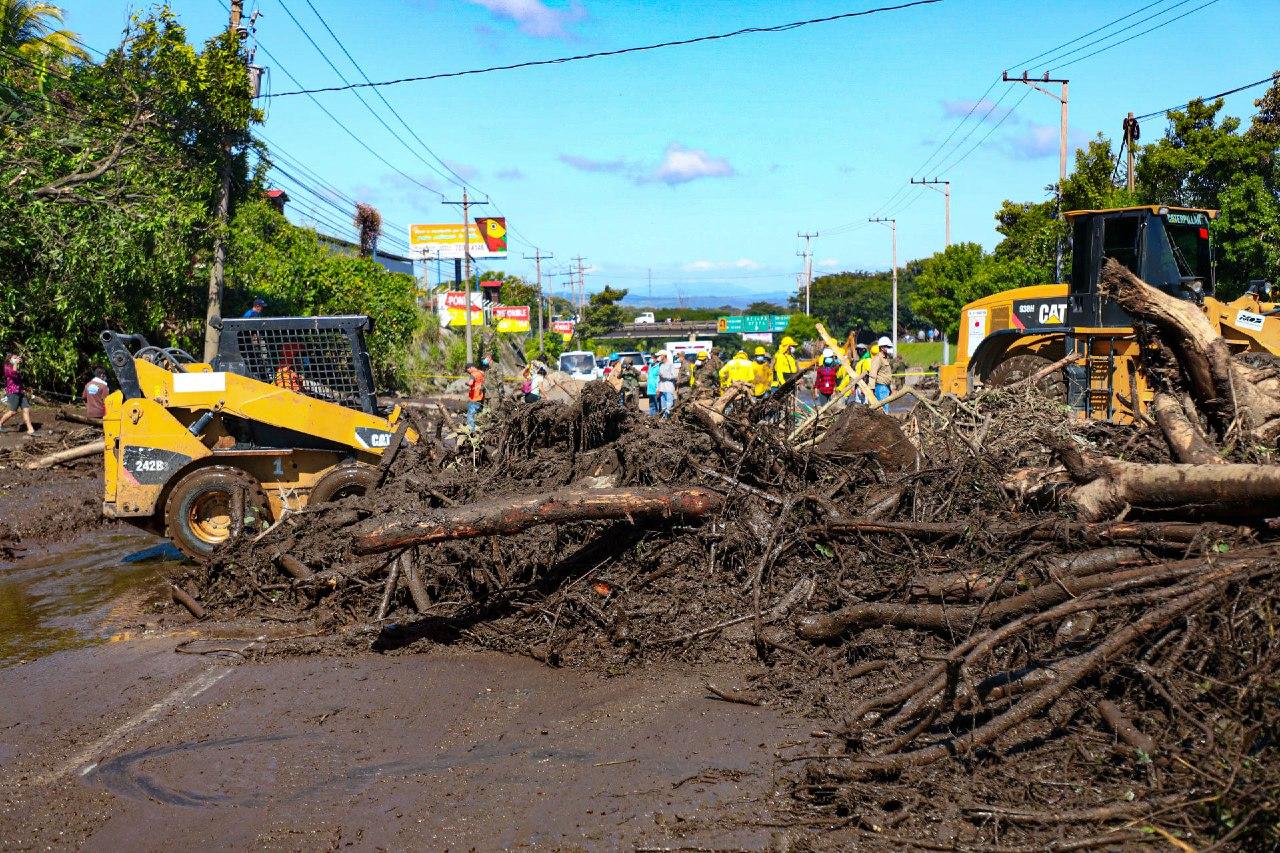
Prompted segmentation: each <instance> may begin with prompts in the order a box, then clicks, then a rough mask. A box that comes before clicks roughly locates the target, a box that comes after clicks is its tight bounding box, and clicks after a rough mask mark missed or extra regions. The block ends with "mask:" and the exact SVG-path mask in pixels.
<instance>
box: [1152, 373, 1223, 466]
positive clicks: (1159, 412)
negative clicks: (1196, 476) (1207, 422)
mask: <svg viewBox="0 0 1280 853" xmlns="http://www.w3.org/2000/svg"><path fill="white" fill-rule="evenodd" d="M1151 413H1152V414H1153V415H1155V419H1156V423H1157V424H1158V425H1159V426H1160V431H1161V432H1163V433H1164V438H1165V441H1167V442H1168V443H1169V449H1170V450H1171V451H1173V455H1174V458H1176V459H1177V460H1178V461H1179V462H1187V463H1191V464H1195V465H1221V464H1222V463H1223V461H1224V460H1223V459H1222V457H1221V456H1219V455H1218V451H1217V450H1215V449H1214V447H1213V445H1212V444H1210V443H1209V439H1207V438H1205V435H1204V433H1203V432H1201V431H1200V426H1199V424H1196V423H1193V422H1192V420H1191V419H1190V418H1189V417H1187V412H1186V409H1184V408H1183V407H1182V404H1181V403H1180V402H1178V401H1177V400H1176V399H1175V398H1174V396H1173V395H1172V394H1166V393H1165V392H1163V391H1161V392H1158V393H1157V394H1156V396H1155V399H1154V400H1152V401H1151Z"/></svg>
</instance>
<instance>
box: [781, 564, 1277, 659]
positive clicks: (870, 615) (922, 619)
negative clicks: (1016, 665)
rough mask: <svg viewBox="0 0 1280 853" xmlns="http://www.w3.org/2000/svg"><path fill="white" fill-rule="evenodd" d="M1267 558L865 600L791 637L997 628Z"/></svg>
mask: <svg viewBox="0 0 1280 853" xmlns="http://www.w3.org/2000/svg"><path fill="white" fill-rule="evenodd" d="M1259 554H1266V555H1267V557H1268V558H1270V557H1272V556H1274V554H1275V549H1265V550H1263V551H1261V552H1258V551H1254V552H1252V553H1250V554H1249V555H1246V556H1238V557H1234V558H1232V559H1229V560H1227V559H1224V560H1221V561H1219V562H1217V563H1213V562H1210V561H1208V560H1206V559H1204V558H1197V559H1191V560H1179V561H1177V562H1172V563H1163V564H1157V565H1150V566H1139V567H1137V568H1133V569H1123V570H1120V571H1115V572H1106V573H1103V574H1091V575H1085V576H1083V577H1074V578H1073V577H1057V578H1054V579H1053V580H1052V581H1050V582H1048V583H1044V584H1041V585H1040V586H1037V587H1034V588H1032V589H1029V590H1027V591H1026V592H1024V593H1021V594H1020V595H1015V596H1013V597H1011V598H1004V599H1000V600H999V601H995V602H992V603H990V604H987V605H985V606H984V605H978V604H969V605H961V606H955V605H948V604H899V603H890V602H874V601H865V602H861V603H859V604H853V605H850V606H849V607H845V608H842V609H840V610H837V611H835V612H834V613H821V614H812V615H809V616H805V617H804V618H802V619H800V620H799V622H798V624H797V625H796V633H798V634H799V635H800V636H801V637H803V638H804V639H806V640H808V641H810V642H813V643H819V642H826V641H828V640H834V639H835V638H836V637H839V636H840V635H841V634H843V633H845V632H846V631H849V630H852V629H855V628H866V627H871V626H879V625H893V626H894V627H897V628H923V629H927V630H950V629H955V628H960V627H966V626H968V625H970V624H974V623H978V624H998V623H999V622H1002V621H1003V620H1005V619H1007V618H1008V617H1010V616H1016V615H1018V614H1020V613H1025V612H1028V611H1032V610H1044V609H1046V608H1049V607H1053V606H1055V605H1057V604H1061V603H1062V602H1064V601H1067V600H1068V599H1072V598H1079V597H1080V596H1082V595H1084V594H1085V593H1087V592H1092V591H1094V590H1099V589H1106V588H1108V587H1111V586H1114V585H1117V584H1126V585H1128V586H1130V587H1132V586H1135V585H1138V584H1147V583H1160V582H1165V581H1169V580H1173V579H1177V578H1181V577H1185V576H1187V575H1190V574H1195V573H1196V572H1200V571H1208V570H1210V569H1212V568H1214V567H1215V566H1228V565H1229V566H1236V565H1248V564H1250V563H1251V562H1253V561H1254V560H1257V559H1258V558H1259Z"/></svg>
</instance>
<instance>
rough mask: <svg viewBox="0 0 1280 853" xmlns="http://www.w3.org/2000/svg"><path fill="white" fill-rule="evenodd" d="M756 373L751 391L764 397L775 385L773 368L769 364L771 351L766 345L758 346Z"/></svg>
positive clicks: (754, 394) (757, 395) (754, 367)
mask: <svg viewBox="0 0 1280 853" xmlns="http://www.w3.org/2000/svg"><path fill="white" fill-rule="evenodd" d="M753 370H754V375H753V376H752V379H751V393H752V395H753V396H756V397H763V396H764V395H765V394H768V393H769V389H770V388H772V387H773V368H772V367H771V366H770V365H769V351H768V350H767V349H765V348H764V347H756V357H755V365H754V366H753Z"/></svg>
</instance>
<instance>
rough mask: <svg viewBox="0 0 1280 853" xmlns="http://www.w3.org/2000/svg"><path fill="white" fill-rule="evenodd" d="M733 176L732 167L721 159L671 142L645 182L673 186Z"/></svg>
mask: <svg viewBox="0 0 1280 853" xmlns="http://www.w3.org/2000/svg"><path fill="white" fill-rule="evenodd" d="M733 174H734V171H733V166H731V165H729V161H728V160H725V159H724V158H723V157H713V156H711V155H710V154H708V153H707V152H706V151H703V150H701V149H697V148H686V147H684V146H683V145H681V144H680V143H678V142H673V143H671V144H670V145H668V146H667V151H666V154H665V155H664V156H663V158H662V162H661V163H660V164H659V165H658V168H657V169H656V170H655V171H654V172H653V174H652V175H650V176H649V177H648V178H646V179H645V180H651V181H661V182H662V183H664V184H667V185H669V186H675V185H676V184H687V183H688V182H689V181H696V180H698V179H699V178H727V177H729V176H731V175H733Z"/></svg>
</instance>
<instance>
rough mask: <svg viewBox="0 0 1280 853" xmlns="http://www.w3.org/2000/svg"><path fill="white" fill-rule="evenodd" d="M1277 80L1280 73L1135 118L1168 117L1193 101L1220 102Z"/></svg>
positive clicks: (1279, 78) (1279, 77)
mask: <svg viewBox="0 0 1280 853" xmlns="http://www.w3.org/2000/svg"><path fill="white" fill-rule="evenodd" d="M1277 80H1280V71H1277V72H1275V73H1274V74H1271V75H1270V76H1267V77H1263V78H1262V79H1261V80H1254V81H1253V82H1252V83H1245V84H1244V85H1243V86H1237V87H1235V88H1234V89H1228V90H1227V91H1225V92H1219V93H1218V94H1216V95H1205V96H1204V97H1202V98H1193V99H1192V100H1191V101H1187V102H1186V103H1185V104H1178V105H1177V106H1176V107H1169V108H1167V109H1163V110H1156V111H1155V112H1153V113H1143V114H1142V115H1140V116H1134V118H1136V119H1138V120H1139V121H1141V120H1142V119H1146V118H1154V117H1155V116H1161V115H1168V114H1169V113H1171V112H1173V111H1174V110H1182V109H1186V108H1187V107H1189V106H1191V104H1192V102H1193V101H1216V100H1218V98H1225V97H1226V96H1227V95H1234V94H1235V93H1237V92H1243V91H1245V90H1246V89H1253V88H1255V87H1257V86H1261V85H1263V84H1264V83H1275V82H1276V81H1277Z"/></svg>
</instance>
